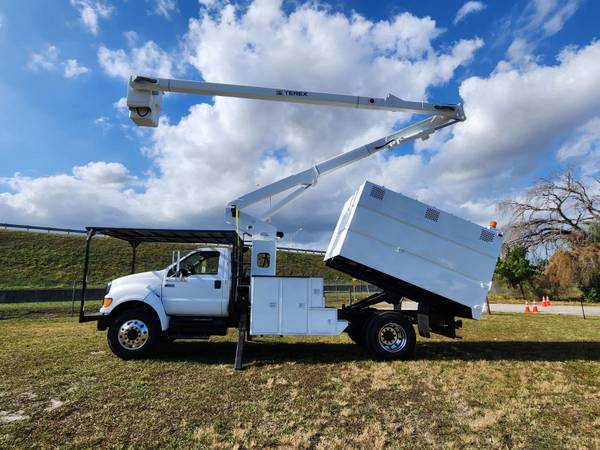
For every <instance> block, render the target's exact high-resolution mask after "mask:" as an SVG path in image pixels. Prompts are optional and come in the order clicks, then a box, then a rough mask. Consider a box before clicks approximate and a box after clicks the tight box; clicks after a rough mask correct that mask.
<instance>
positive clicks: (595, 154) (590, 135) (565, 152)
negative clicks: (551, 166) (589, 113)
mask: <svg viewBox="0 0 600 450" xmlns="http://www.w3.org/2000/svg"><path fill="white" fill-rule="evenodd" d="M558 159H559V160H560V161H563V162H567V163H569V164H577V165H578V166H579V167H580V168H581V171H582V173H583V174H584V175H587V176H592V175H595V174H598V173H600V117H598V116H597V117H594V118H593V119H591V120H589V121H588V122H586V123H585V124H583V125H581V126H580V127H578V128H577V131H576V132H575V134H574V136H572V137H571V138H570V139H569V140H567V142H565V143H564V144H563V145H562V146H561V147H560V149H559V150H558Z"/></svg>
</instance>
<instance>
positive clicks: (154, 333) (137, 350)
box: [107, 308, 162, 359]
mask: <svg viewBox="0 0 600 450" xmlns="http://www.w3.org/2000/svg"><path fill="white" fill-rule="evenodd" d="M161 334H162V332H161V329H160V323H159V321H158V318H157V317H156V314H154V313H152V312H150V311H148V310H145V309H142V308H132V309H126V310H125V311H122V312H121V313H119V314H118V315H117V316H116V317H115V318H114V320H112V321H111V324H110V327H109V328H108V334H107V339H108V346H109V347H110V349H111V350H112V352H113V353H114V354H115V355H117V356H118V357H119V358H122V359H138V358H143V357H145V356H147V355H148V354H150V353H151V352H152V351H153V350H154V349H155V348H156V344H157V343H158V342H159V340H160V338H161Z"/></svg>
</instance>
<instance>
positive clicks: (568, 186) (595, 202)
mask: <svg viewBox="0 0 600 450" xmlns="http://www.w3.org/2000/svg"><path fill="white" fill-rule="evenodd" d="M599 187H600V179H594V181H593V183H591V184H586V183H584V182H583V181H581V180H578V179H576V177H575V175H574V174H573V172H572V171H570V170H569V171H567V172H565V173H563V174H561V175H559V176H557V177H555V178H552V179H542V180H540V182H539V183H538V184H536V185H535V186H534V187H533V188H531V189H530V190H529V191H528V192H527V193H526V195H525V197H524V198H523V199H516V200H506V201H504V202H502V203H501V204H500V210H501V211H502V212H504V213H508V214H509V215H510V221H509V226H508V229H507V231H508V233H507V235H508V241H509V242H510V244H511V246H518V247H525V248H528V249H539V248H540V247H545V248H546V249H547V250H550V251H552V250H555V249H558V248H575V247H580V246H581V245H584V244H585V243H586V242H588V237H589V235H590V234H594V235H596V236H598V235H599V234H600V231H599V225H598V224H600V195H596V194H592V193H591V192H592V191H597V190H598V188H599ZM590 232H592V233H590Z"/></svg>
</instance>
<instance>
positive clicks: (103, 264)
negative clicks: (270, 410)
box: [0, 230, 350, 289]
mask: <svg viewBox="0 0 600 450" xmlns="http://www.w3.org/2000/svg"><path fill="white" fill-rule="evenodd" d="M192 248H195V246H191V245H185V244H181V245H173V244H142V245H140V247H139V248H138V255H137V267H136V271H137V272H142V271H146V270H155V269H159V268H163V267H166V266H167V265H168V264H170V262H171V254H172V251H173V250H191V249H192ZM84 250H85V240H84V238H83V237H82V236H75V235H64V234H47V233H30V232H21V231H12V230H0V267H3V268H4V269H5V270H2V271H0V289H10V288H18V289H22V288H43V287H63V288H69V287H72V285H73V281H75V282H76V283H78V284H79V283H80V281H81V277H82V272H83V255H84ZM277 258H278V274H279V275H282V276H286V275H306V276H322V277H324V278H325V280H326V281H327V282H346V283H348V282H349V281H350V278H349V277H347V276H346V275H345V274H343V273H341V272H337V271H335V270H332V269H329V268H328V267H326V266H325V264H324V263H323V258H322V257H321V256H319V255H309V254H297V253H284V252H280V253H279V254H278V255H277ZM130 261H131V248H130V246H129V244H127V243H125V242H122V241H119V240H117V239H111V238H103V237H96V238H94V240H93V241H92V251H91V258H90V271H89V277H90V278H89V283H90V285H91V286H98V287H104V286H105V284H106V283H107V282H108V281H110V280H112V279H113V278H116V277H119V276H122V275H125V274H128V273H129V270H130Z"/></svg>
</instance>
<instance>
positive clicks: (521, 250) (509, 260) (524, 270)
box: [496, 247, 539, 298]
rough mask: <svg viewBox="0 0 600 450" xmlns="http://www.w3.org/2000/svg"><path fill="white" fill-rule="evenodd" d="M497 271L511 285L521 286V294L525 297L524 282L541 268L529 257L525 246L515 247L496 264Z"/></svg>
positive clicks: (529, 279)
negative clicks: (532, 262)
mask: <svg viewBox="0 0 600 450" xmlns="http://www.w3.org/2000/svg"><path fill="white" fill-rule="evenodd" d="M496 273H497V274H498V276H500V277H501V278H503V279H504V280H505V281H506V282H507V283H508V284H509V285H510V286H511V287H513V288H517V287H518V288H519V290H520V291H521V295H522V296H523V298H525V290H524V289H523V284H524V283H526V282H528V281H531V280H532V279H533V278H534V277H535V276H536V275H537V274H538V273H539V270H538V268H537V267H536V266H534V265H533V264H531V262H530V261H529V260H528V259H527V249H526V248H525V247H514V248H512V249H509V250H508V253H507V254H506V256H505V257H504V259H502V260H501V261H500V262H499V263H498V265H497V266H496Z"/></svg>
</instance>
